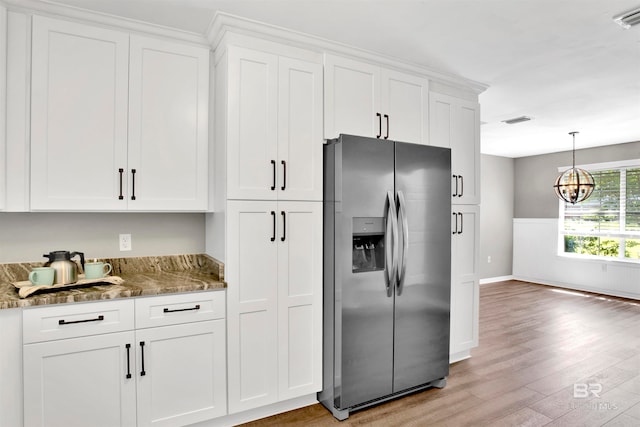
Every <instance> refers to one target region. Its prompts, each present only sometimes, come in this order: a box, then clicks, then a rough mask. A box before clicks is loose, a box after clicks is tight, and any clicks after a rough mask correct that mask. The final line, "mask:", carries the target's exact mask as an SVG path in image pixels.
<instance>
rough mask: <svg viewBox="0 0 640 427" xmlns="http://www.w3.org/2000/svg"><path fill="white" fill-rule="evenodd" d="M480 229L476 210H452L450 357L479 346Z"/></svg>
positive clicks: (466, 206)
mask: <svg viewBox="0 0 640 427" xmlns="http://www.w3.org/2000/svg"><path fill="white" fill-rule="evenodd" d="M479 225H480V219H479V208H478V206H468V205H453V206H452V233H453V234H452V242H451V243H452V244H451V264H452V266H451V345H450V353H451V355H456V354H465V352H467V353H468V351H469V350H470V349H471V348H473V347H477V345H478V323H479V312H478V310H479V281H478V256H479V255H478V245H479Z"/></svg>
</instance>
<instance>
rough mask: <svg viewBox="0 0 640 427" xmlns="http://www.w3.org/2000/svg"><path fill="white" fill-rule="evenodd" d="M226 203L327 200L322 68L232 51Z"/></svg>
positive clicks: (248, 51)
mask: <svg viewBox="0 0 640 427" xmlns="http://www.w3.org/2000/svg"><path fill="white" fill-rule="evenodd" d="M227 63H228V70H221V73H225V74H224V75H227V76H228V81H227V90H228V103H227V106H226V117H227V135H226V137H227V141H226V150H227V164H226V168H227V175H226V180H227V189H226V190H227V198H228V199H235V200H277V199H280V200H322V142H323V141H322V66H321V64H319V63H313V62H309V61H306V60H301V59H294V58H289V57H285V56H278V55H275V54H271V53H266V52H261V51H256V50H252V49H247V48H242V47H235V46H232V47H229V48H228V58H227Z"/></svg>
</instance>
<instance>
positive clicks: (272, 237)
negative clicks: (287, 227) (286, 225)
mask: <svg viewBox="0 0 640 427" xmlns="http://www.w3.org/2000/svg"><path fill="white" fill-rule="evenodd" d="M271 217H272V218H273V234H272V235H271V241H272V242H275V241H276V212H275V211H271Z"/></svg>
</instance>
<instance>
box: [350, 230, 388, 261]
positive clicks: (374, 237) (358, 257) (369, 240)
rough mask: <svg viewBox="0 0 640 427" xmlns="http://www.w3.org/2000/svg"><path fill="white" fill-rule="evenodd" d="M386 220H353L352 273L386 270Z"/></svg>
mask: <svg viewBox="0 0 640 427" xmlns="http://www.w3.org/2000/svg"><path fill="white" fill-rule="evenodd" d="M384 233H385V227H384V218H378V217H369V218H353V241H352V251H353V257H352V266H353V267H352V272H354V273H363V272H366V271H376V270H384Z"/></svg>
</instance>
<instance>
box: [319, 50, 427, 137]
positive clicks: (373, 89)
mask: <svg viewBox="0 0 640 427" xmlns="http://www.w3.org/2000/svg"><path fill="white" fill-rule="evenodd" d="M324 91H325V109H324V114H325V128H324V136H325V138H326V139H331V138H336V137H337V136H338V135H339V134H341V133H344V134H352V135H361V136H368V137H373V138H383V139H391V140H395V141H403V142H413V143H419V144H426V143H427V139H428V99H429V83H428V80H427V79H425V78H422V77H417V76H413V75H411V74H406V73H401V72H398V71H393V70H388V69H385V68H380V67H378V66H375V65H371V64H368V63H365V62H358V61H354V60H351V59H347V58H342V57H338V56H333V55H326V56H325V88H324Z"/></svg>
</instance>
